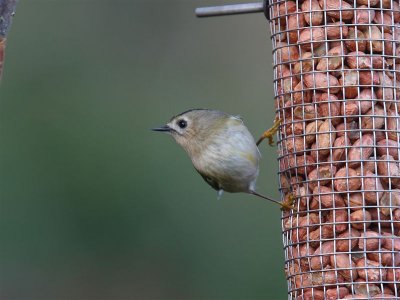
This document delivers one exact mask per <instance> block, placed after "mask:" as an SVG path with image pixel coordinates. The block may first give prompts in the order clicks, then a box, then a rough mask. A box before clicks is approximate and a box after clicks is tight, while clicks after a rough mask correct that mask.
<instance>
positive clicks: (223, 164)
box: [152, 109, 292, 210]
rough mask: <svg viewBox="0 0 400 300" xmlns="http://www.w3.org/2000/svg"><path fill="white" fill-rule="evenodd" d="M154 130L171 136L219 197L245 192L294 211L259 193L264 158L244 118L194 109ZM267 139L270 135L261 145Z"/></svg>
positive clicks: (265, 135) (290, 206) (214, 111)
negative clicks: (258, 180) (256, 186)
mask: <svg viewBox="0 0 400 300" xmlns="http://www.w3.org/2000/svg"><path fill="white" fill-rule="evenodd" d="M275 126H276V125H275ZM152 130H154V131H161V132H165V133H169V134H171V135H172V137H173V138H174V139H175V141H176V142H177V143H178V144H179V145H181V146H182V148H183V149H184V150H185V151H186V152H187V153H188V155H189V157H190V158H191V160H192V163H193V166H194V167H195V169H196V170H197V172H198V173H199V174H200V175H201V176H202V177H203V179H204V180H205V181H206V182H207V183H208V184H209V185H210V186H211V187H213V188H214V189H215V190H217V191H218V196H219V197H220V196H221V195H222V193H223V191H226V192H230V193H240V192H242V193H248V194H252V195H255V196H258V197H261V198H264V199H266V200H269V201H272V202H274V203H277V204H279V205H280V206H281V207H282V209H285V210H288V209H291V208H292V203H281V202H279V201H276V200H274V199H271V198H269V197H266V196H263V195H261V194H259V193H257V192H256V191H255V185H256V180H257V177H258V173H259V161H260V158H261V155H260V152H259V150H258V147H257V145H256V143H255V141H254V138H253V136H252V135H251V133H250V132H249V130H248V129H247V127H246V126H245V125H244V124H243V120H242V119H241V118H240V117H238V116H232V115H229V114H226V113H224V112H221V111H217V110H211V109H191V110H188V111H185V112H183V113H181V114H179V115H176V116H174V117H172V119H171V120H170V121H169V122H168V123H167V124H166V125H164V126H161V127H159V128H154V129H152ZM266 137H268V134H264V135H263V136H262V137H261V138H260V140H259V142H261V140H262V139H264V138H266Z"/></svg>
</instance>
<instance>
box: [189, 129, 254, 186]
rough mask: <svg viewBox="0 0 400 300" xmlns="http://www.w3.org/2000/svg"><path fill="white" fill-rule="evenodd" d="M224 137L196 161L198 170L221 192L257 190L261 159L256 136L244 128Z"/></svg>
mask: <svg viewBox="0 0 400 300" xmlns="http://www.w3.org/2000/svg"><path fill="white" fill-rule="evenodd" d="M221 135H222V137H223V138H222V137H221V138H217V139H214V141H215V142H213V143H212V144H210V145H208V146H207V147H206V148H204V149H203V151H202V152H201V153H200V155H199V156H198V157H197V159H196V161H193V163H194V165H195V168H196V169H197V171H198V172H199V173H200V174H201V175H202V176H203V178H204V179H205V180H206V182H207V183H208V184H210V185H211V186H212V187H213V188H215V189H217V190H219V189H222V190H224V191H227V192H231V193H236V192H248V191H249V190H253V189H254V185H255V182H256V179H257V176H258V164H259V159H260V154H259V151H258V148H257V146H256V144H255V142H254V139H253V136H252V135H251V134H250V132H249V131H248V130H247V128H246V127H245V126H244V125H241V126H234V127H233V128H228V129H226V130H225V131H224V132H221Z"/></svg>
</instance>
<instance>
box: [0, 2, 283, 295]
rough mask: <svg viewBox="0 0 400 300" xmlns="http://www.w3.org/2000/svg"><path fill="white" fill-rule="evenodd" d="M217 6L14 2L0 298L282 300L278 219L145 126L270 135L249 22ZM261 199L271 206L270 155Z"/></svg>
mask: <svg viewBox="0 0 400 300" xmlns="http://www.w3.org/2000/svg"><path fill="white" fill-rule="evenodd" d="M223 3H226V2H224V1H217V0H215V1H194V0H193V1H189V0H182V1H177V0H163V1H161V0H159V1H157V0H141V1H140V0H125V1H124V0H107V1H106V0H25V1H24V0H21V1H20V3H19V5H18V7H17V14H16V17H15V19H14V23H13V26H12V29H11V32H10V35H9V39H8V46H7V53H6V65H5V73H4V76H3V80H2V85H1V90H0V99H1V109H0V113H1V116H0V119H1V126H0V130H1V132H0V136H1V147H0V153H1V166H0V172H1V175H0V176H1V180H0V193H1V194H0V199H1V207H0V210H1V218H0V219H1V220H0V222H1V224H0V237H1V241H0V244H1V245H0V264H1V265H0V298H1V299H2V300H14V299H18V300H19V299H21V300H29V299H38V300H42V299H43V300H44V299H53V300H58V299H107V300H116V299H285V298H286V281H285V279H284V273H283V262H284V258H283V251H282V240H281V234H280V229H281V225H280V211H279V208H278V207H276V206H274V205H272V204H270V203H266V202H265V201H263V200H260V199H257V198H253V197H251V196H248V195H240V194H224V196H223V197H222V199H221V200H220V201H217V198H216V192H215V191H214V190H212V189H211V188H210V187H208V186H207V185H206V184H205V183H204V182H203V180H202V179H201V178H200V176H199V175H198V174H197V173H196V172H195V171H194V169H193V167H192V165H191V162H190V161H189V159H188V158H187V157H186V154H185V153H184V151H183V150H182V149H181V148H179V147H178V146H177V145H176V144H175V143H174V142H173V140H172V139H171V138H170V137H168V136H166V135H161V134H159V133H154V132H151V131H150V130H149V129H150V128H152V127H154V126H157V125H161V124H163V123H164V122H165V121H167V120H169V118H170V117H171V116H172V115H174V114H176V113H179V112H181V111H184V110H186V109H189V108H196V107H197V108H198V107H202V108H203V107H206V108H214V109H220V110H224V111H226V112H229V113H232V114H240V115H241V116H242V117H243V118H244V119H245V122H246V124H247V125H248V127H249V129H250V131H251V132H253V134H254V135H255V136H258V135H259V134H261V132H262V131H263V130H264V129H265V128H266V127H268V126H270V125H271V124H272V121H273V111H274V103H273V98H272V95H273V89H272V66H271V62H272V59H271V46H270V41H269V37H268V28H267V23H266V20H265V19H264V17H263V15H262V14H256V15H247V16H236V17H221V18H212V19H196V18H195V16H194V13H193V11H194V8H195V7H196V6H204V5H218V4H223ZM262 154H263V160H262V166H261V175H260V178H259V181H258V190H259V191H260V192H262V193H264V194H267V195H270V196H272V197H275V198H277V197H278V192H277V185H278V181H277V175H276V172H277V163H276V149H275V148H271V147H267V146H266V144H264V145H263V147H262Z"/></svg>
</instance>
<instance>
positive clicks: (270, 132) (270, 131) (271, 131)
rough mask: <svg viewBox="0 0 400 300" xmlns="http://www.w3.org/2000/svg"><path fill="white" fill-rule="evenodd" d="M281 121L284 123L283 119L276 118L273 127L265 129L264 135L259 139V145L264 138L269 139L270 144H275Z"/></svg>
mask: <svg viewBox="0 0 400 300" xmlns="http://www.w3.org/2000/svg"><path fill="white" fill-rule="evenodd" d="M281 123H282V121H281V120H280V119H278V118H276V119H275V121H274V125H273V126H272V127H271V128H269V129H267V130H265V131H264V133H263V134H262V136H261V137H260V138H259V139H258V141H257V146H258V145H260V143H261V142H262V141H263V140H264V139H268V143H269V145H270V146H272V145H273V144H274V135H275V134H276V132H277V131H278V129H279V126H280V125H281Z"/></svg>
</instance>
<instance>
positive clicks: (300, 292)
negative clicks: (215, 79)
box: [269, 0, 400, 299]
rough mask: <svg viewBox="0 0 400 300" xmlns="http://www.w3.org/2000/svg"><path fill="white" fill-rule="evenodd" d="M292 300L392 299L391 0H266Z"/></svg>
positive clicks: (399, 282) (395, 209) (395, 113)
mask: <svg viewBox="0 0 400 300" xmlns="http://www.w3.org/2000/svg"><path fill="white" fill-rule="evenodd" d="M269 9H270V17H271V20H270V27H271V34H272V42H273V49H274V51H273V59H274V89H275V99H276V112H277V117H278V118H279V119H280V120H281V122H282V126H281V130H280V132H279V134H278V136H279V137H278V148H279V162H280V170H279V173H280V189H281V192H282V198H283V200H284V199H285V198H286V200H287V198H288V197H291V195H294V196H295V207H296V208H297V211H292V212H289V213H288V212H286V213H284V214H283V218H282V226H283V241H284V247H285V260H286V261H285V269H286V276H287V279H288V290H289V299H400V166H399V154H400V147H399V145H400V143H399V136H400V131H399V127H400V126H399V125H400V118H399V115H400V101H399V100H400V24H399V23H400V11H399V2H398V1H387V0H386V1H385V0H346V1H343V0H319V1H318V0H304V1H276V0H270V1H269Z"/></svg>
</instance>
